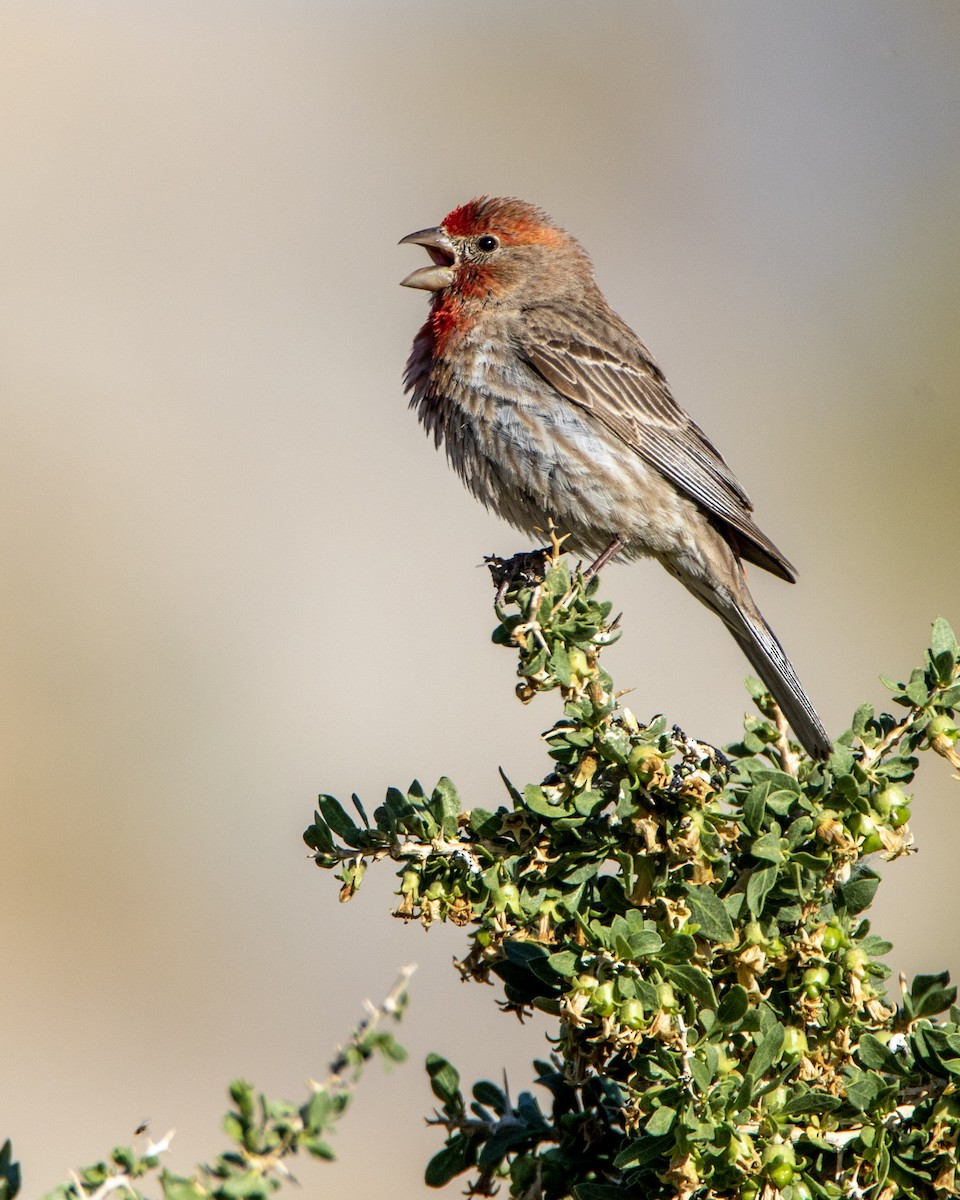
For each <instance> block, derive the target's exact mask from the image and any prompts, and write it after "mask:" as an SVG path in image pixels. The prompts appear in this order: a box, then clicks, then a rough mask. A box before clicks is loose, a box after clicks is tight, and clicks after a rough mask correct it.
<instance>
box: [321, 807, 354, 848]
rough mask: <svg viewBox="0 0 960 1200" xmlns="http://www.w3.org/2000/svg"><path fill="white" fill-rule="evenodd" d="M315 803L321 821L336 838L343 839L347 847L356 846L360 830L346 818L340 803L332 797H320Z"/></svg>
mask: <svg viewBox="0 0 960 1200" xmlns="http://www.w3.org/2000/svg"><path fill="white" fill-rule="evenodd" d="M317 803H318V804H319V806H320V811H321V813H322V814H323V819H324V820H325V821H326V823H327V824H328V825H329V826H330V828H331V829H332V830H333V832H334V833H335V834H337V836H338V837H341V838H343V840H344V841H345V842H346V843H347V845H348V846H354V847H355V846H356V845H357V844H358V840H359V838H360V836H361V835H360V830H359V829H358V828H357V826H356V825H355V824H354V823H353V821H352V820H351V819H350V817H348V816H347V814H346V812H345V811H344V809H343V806H342V805H341V804H340V801H339V800H337V799H336V798H335V797H333V796H320V798H319V799H318V801H317Z"/></svg>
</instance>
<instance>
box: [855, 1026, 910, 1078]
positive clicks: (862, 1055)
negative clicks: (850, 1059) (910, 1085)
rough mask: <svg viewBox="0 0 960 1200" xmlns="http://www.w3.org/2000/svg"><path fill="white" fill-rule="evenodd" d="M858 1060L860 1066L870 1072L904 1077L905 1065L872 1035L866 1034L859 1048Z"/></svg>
mask: <svg viewBox="0 0 960 1200" xmlns="http://www.w3.org/2000/svg"><path fill="white" fill-rule="evenodd" d="M857 1059H858V1060H859V1062H860V1064H861V1065H862V1066H864V1067H866V1068H867V1069H868V1070H870V1071H886V1073H887V1074H888V1075H903V1074H904V1073H905V1072H904V1063H903V1060H902V1059H898V1058H897V1056H896V1055H895V1054H894V1053H893V1052H892V1051H891V1050H890V1049H889V1048H888V1047H887V1046H885V1045H884V1043H883V1042H881V1041H880V1039H879V1038H878V1037H875V1036H874V1035H873V1034H872V1033H864V1034H863V1035H862V1036H861V1038H860V1045H859V1046H858V1047H857Z"/></svg>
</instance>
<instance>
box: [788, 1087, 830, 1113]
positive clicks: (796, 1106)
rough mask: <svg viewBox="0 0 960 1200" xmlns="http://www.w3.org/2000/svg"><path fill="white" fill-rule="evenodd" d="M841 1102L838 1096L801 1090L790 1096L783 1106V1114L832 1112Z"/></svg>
mask: <svg viewBox="0 0 960 1200" xmlns="http://www.w3.org/2000/svg"><path fill="white" fill-rule="evenodd" d="M842 1104H843V1101H842V1100H841V1099H840V1097H839V1096H828V1095H827V1094H826V1093H825V1092H813V1091H810V1092H801V1093H800V1094H798V1095H795V1096H791V1097H790V1099H789V1100H788V1101H787V1102H786V1104H785V1105H784V1106H783V1109H782V1112H783V1114H784V1116H789V1117H808V1116H816V1115H819V1114H822V1113H828V1112H833V1111H834V1110H835V1109H838V1108H840V1107H841V1105H842Z"/></svg>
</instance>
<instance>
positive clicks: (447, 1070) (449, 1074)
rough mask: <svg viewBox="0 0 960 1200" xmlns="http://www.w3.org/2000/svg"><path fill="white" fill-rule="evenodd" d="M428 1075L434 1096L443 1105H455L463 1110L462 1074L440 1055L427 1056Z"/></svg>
mask: <svg viewBox="0 0 960 1200" xmlns="http://www.w3.org/2000/svg"><path fill="white" fill-rule="evenodd" d="M426 1065H427V1075H428V1076H429V1077H430V1086H431V1088H432V1089H433V1094H434V1095H435V1096H436V1097H437V1099H438V1100H439V1101H441V1103H443V1104H453V1105H455V1106H456V1107H459V1108H462V1106H463V1097H462V1096H461V1095H460V1072H459V1071H458V1070H457V1069H456V1067H454V1066H453V1064H452V1063H449V1062H447V1060H446V1059H445V1058H442V1057H441V1056H440V1055H439V1054H428V1055H427V1064H426Z"/></svg>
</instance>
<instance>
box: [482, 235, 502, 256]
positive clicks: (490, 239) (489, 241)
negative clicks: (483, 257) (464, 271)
mask: <svg viewBox="0 0 960 1200" xmlns="http://www.w3.org/2000/svg"><path fill="white" fill-rule="evenodd" d="M499 245H500V239H499V238H495V237H494V236H493V234H492V233H485V234H484V235H483V237H478V238H477V249H478V250H482V251H483V253H484V254H489V253H490V251H491V250H496V248H497V247H498V246H499Z"/></svg>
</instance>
